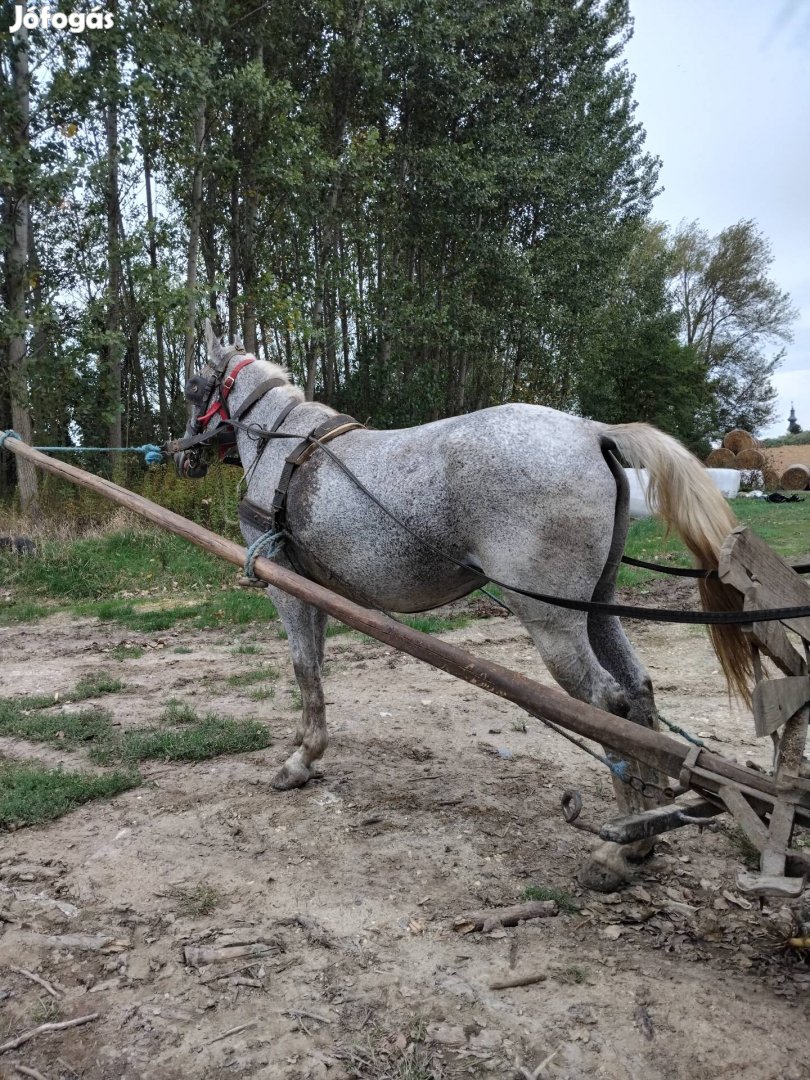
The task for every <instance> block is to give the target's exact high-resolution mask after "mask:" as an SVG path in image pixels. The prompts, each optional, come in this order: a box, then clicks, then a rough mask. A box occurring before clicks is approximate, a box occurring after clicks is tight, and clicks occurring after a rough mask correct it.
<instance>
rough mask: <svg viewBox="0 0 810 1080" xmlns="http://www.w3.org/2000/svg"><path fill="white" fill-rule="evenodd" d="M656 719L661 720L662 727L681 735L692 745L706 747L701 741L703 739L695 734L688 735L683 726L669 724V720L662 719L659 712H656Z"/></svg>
mask: <svg viewBox="0 0 810 1080" xmlns="http://www.w3.org/2000/svg"><path fill="white" fill-rule="evenodd" d="M658 719H659V720H660V721H661V723H662V724H663V725H664V727H668V728H669V730H670V731H674V732H675V734H676V735H682V736H683V738H684V739H686V741H687V742H690V743H691V744H692V745H693V746H702V747H703V749H704V750H705V749H706V743H705V742H704V741H703V739H699V738H698V737H697V735H690V734H689V732H688V731H686V730H684V728H682V727H678V725H677V724H671V723H670V722H669V720H665V719H664V717H663V716H662V715H661V713H659V714H658Z"/></svg>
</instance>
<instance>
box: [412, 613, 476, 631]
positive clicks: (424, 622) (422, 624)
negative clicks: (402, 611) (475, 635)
mask: <svg viewBox="0 0 810 1080" xmlns="http://www.w3.org/2000/svg"><path fill="white" fill-rule="evenodd" d="M399 620H400V622H403V623H405V625H406V626H410V627H412V628H413V629H414V630H421V631H422V633H423V634H441V633H443V632H444V631H445V630H460V629H461V627H462V626H468V625H469V622H470V620H469V618H468V617H467V616H466V615H454V616H452V617H451V618H444V617H443V616H441V615H400V617H399Z"/></svg>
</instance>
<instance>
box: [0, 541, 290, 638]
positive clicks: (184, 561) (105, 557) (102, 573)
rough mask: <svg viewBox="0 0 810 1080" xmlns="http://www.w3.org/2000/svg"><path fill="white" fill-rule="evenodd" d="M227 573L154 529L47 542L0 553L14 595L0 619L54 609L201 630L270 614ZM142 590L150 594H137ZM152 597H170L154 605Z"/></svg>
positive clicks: (261, 599) (1, 574) (33, 616)
mask: <svg viewBox="0 0 810 1080" xmlns="http://www.w3.org/2000/svg"><path fill="white" fill-rule="evenodd" d="M233 575H234V571H233V568H232V567H231V566H229V565H228V564H227V563H225V562H223V561H222V560H221V559H216V558H214V556H212V555H209V554H207V553H206V552H204V551H201V550H200V549H199V548H197V547H196V546H195V545H194V544H189V543H188V542H187V541H184V540H181V539H180V538H179V537H177V536H173V535H171V534H170V533H164V532H160V531H158V530H155V531H150V530H128V531H125V532H120V533H111V534H108V535H105V536H100V537H92V538H88V539H84V540H74V541H73V542H71V543H61V542H55V541H54V542H51V541H45V542H44V543H41V544H40V546H39V551H38V554H37V556H36V557H35V558H29V559H21V558H19V557H17V556H16V555H13V554H12V553H10V552H0V579H2V580H3V581H4V583H5V584H6V585H7V586H8V587H9V588H10V589H11V590H12V595H13V597H14V599H13V601H12V602H11V603H6V604H3V605H2V606H0V625H11V624H13V623H19V622H33V621H35V620H37V619H41V618H44V617H45V616H47V615H51V614H54V613H55V612H58V611H68V612H70V613H71V614H74V615H80V616H89V617H95V618H98V619H99V620H100V621H101V622H117V623H121V624H123V625H124V626H126V627H127V628H128V629H130V630H137V631H142V632H144V633H156V632H159V631H161V630H168V629H170V628H171V627H173V626H176V625H177V624H178V623H179V622H187V623H190V624H191V625H192V626H194V627H195V628H196V629H206V628H209V627H216V626H221V625H223V624H230V625H234V626H240V625H245V624H247V623H251V622H255V621H258V620H261V621H263V622H266V621H267V620H268V619H273V618H276V612H275V609H274V607H273V605H272V604H271V603H270V602H269V600H268V599H267V598H266V596H264V594H261V595H256V594H255V593H251V592H250V591H248V592H246V591H245V590H242V589H236V588H234V587H233ZM144 591H147V592H148V594H149V595H148V596H145V597H144V596H142V595H141V594H142V593H143V592H144ZM131 594H135V595H134V596H133V595H131ZM175 596H176V597H177V599H178V600H179V599H180V598H181V597H186V596H191V597H193V602H192V603H185V604H182V603H175V602H172V600H173V599H174V597H175ZM156 599H158V600H161V601H163V600H168V601H169V602H168V603H166V605H165V606H163V607H160V608H158V609H154V607H153V605H154V603H155V600H156ZM145 608H151V610H145Z"/></svg>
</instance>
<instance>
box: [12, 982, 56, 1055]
mask: <svg viewBox="0 0 810 1080" xmlns="http://www.w3.org/2000/svg"><path fill="white" fill-rule="evenodd" d="M8 970H9V971H14V972H16V973H17V975H24V976H25V978H26V979H30V980H31V982H35V983H37V984H38V985H39V986H41V987H42V988H43V990H47V991H48V993H49V994H51V995H52V996H53V997H55V998H58V997H59V991H58V990H55V989H54V988H53V987H52V986H51V984H50V983H49V982H46V981H45V979H43V978H42V976H41V975H36V974H35V973H34V972H33V971H27V970H26V969H25V968H21V967H14V966H13V965H12V964H9V968H8ZM14 1068H15V1069H16V1068H17V1066H16V1065H15V1066H14Z"/></svg>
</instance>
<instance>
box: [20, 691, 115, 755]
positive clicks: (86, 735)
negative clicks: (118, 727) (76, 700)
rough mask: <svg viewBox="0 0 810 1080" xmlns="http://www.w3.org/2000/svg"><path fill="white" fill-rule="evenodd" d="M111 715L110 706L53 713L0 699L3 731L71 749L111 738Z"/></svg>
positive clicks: (30, 740) (31, 740)
mask: <svg viewBox="0 0 810 1080" xmlns="http://www.w3.org/2000/svg"><path fill="white" fill-rule="evenodd" d="M49 704H52V702H49ZM110 719H111V718H110V714H109V713H108V712H107V710H106V709H81V710H79V711H78V712H59V713H52V712H42V711H40V710H24V709H21V708H19V707H18V706H17V705H16V703H15V702H10V701H3V702H2V703H0V734H2V735H13V736H15V737H16V738H18V739H27V740H28V741H29V742H44V743H57V744H58V745H60V746H64V747H65V749H67V750H72V749H73V748H74V747H76V746H80V745H81V744H82V743H88V742H92V741H93V740H94V739H96V740H98V739H100V740H106V739H109V738H110V737H111V735H112V724H111V722H110Z"/></svg>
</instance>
